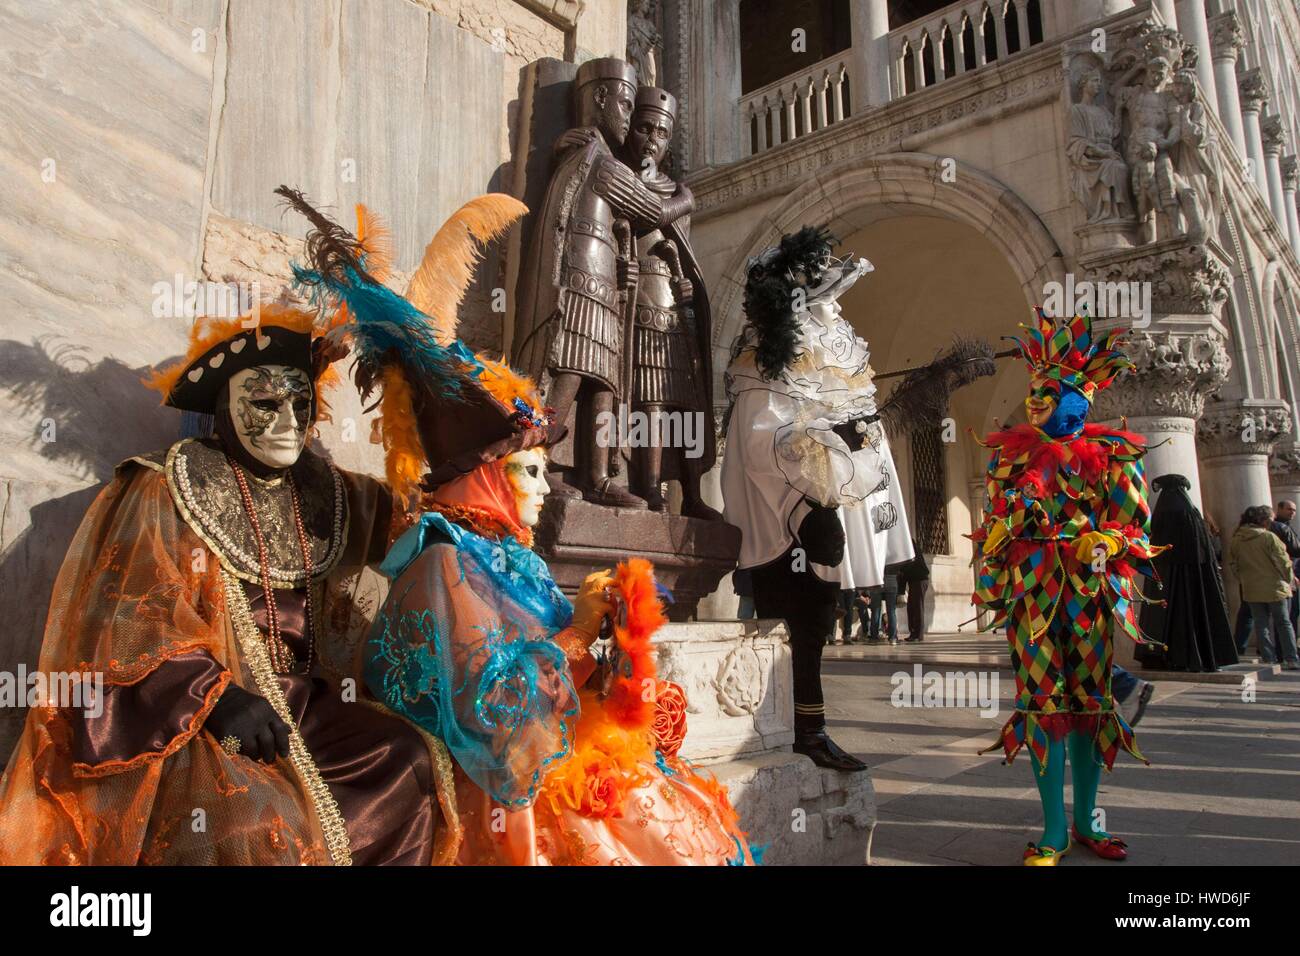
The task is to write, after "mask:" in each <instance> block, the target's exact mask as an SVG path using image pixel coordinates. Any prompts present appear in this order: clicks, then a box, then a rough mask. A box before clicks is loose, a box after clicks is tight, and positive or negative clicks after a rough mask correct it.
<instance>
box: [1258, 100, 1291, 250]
mask: <svg viewBox="0 0 1300 956" xmlns="http://www.w3.org/2000/svg"><path fill="white" fill-rule="evenodd" d="M1260 133H1261V136H1262V138H1263V141H1264V170H1265V174H1266V175H1267V177H1268V206H1269V208H1270V209H1272V210H1273V218H1274V219H1275V220H1276V221H1277V227H1278V229H1279V230H1280V231H1281V233H1282V235H1284V236H1285V235H1286V234H1287V225H1286V224H1287V218H1286V204H1285V200H1284V198H1283V196H1282V150H1283V149H1284V148H1285V147H1286V130H1284V129H1283V128H1282V117H1280V116H1278V115H1277V114H1276V113H1274V114H1273V115H1272V116H1269V117H1267V118H1266V119H1265V120H1264V122H1263V123H1262V124H1261V127H1260Z"/></svg>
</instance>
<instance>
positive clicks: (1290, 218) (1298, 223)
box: [1282, 156, 1300, 256]
mask: <svg viewBox="0 0 1300 956" xmlns="http://www.w3.org/2000/svg"><path fill="white" fill-rule="evenodd" d="M1297 184H1300V166H1298V165H1297V161H1296V157H1295V156H1287V157H1285V158H1284V159H1283V160H1282V204H1283V206H1284V207H1285V212H1286V232H1287V236H1288V237H1289V238H1290V239H1291V250H1292V251H1293V252H1294V253H1295V254H1296V255H1297V256H1300V218H1297V216H1296V208H1295V197H1296V186H1297Z"/></svg>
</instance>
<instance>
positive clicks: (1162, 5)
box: [1151, 0, 1178, 27]
mask: <svg viewBox="0 0 1300 956" xmlns="http://www.w3.org/2000/svg"><path fill="white" fill-rule="evenodd" d="M1174 6H1175V4H1174V0H1151V9H1152V10H1158V11H1160V19H1161V20H1163V21H1164V24H1165V26H1168V27H1174V26H1177V25H1178V13H1177V11H1176V10H1175V9H1174Z"/></svg>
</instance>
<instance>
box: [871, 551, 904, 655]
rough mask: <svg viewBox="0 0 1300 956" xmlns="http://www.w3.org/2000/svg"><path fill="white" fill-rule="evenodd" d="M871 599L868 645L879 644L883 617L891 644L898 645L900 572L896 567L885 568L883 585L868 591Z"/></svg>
mask: <svg viewBox="0 0 1300 956" xmlns="http://www.w3.org/2000/svg"><path fill="white" fill-rule="evenodd" d="M867 590H868V592H869V594H870V597H871V625H870V627H869V628H868V630H867V634H868V637H867V643H869V644H878V643H880V641H881V640H882V638H881V636H880V623H881V617H882V616H883V617H884V618H885V619H886V621H885V623H886V630H885V634H886V635H887V636H888V638H889V643H890V644H897V643H898V572H897V571H896V570H895V566H894V565H892V564H891V565H888V566H887V567H886V568H885V580H884V582H883V583H882V584H879V585H876V586H875V587H872V588H868V589H867Z"/></svg>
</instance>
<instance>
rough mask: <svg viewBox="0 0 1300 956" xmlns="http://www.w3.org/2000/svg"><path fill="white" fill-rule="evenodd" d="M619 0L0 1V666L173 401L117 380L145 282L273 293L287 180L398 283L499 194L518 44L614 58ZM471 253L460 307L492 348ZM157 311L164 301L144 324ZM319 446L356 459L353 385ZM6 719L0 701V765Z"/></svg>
mask: <svg viewBox="0 0 1300 956" xmlns="http://www.w3.org/2000/svg"><path fill="white" fill-rule="evenodd" d="M624 16H625V14H624V4H623V3H622V2H621V0H594V2H587V3H586V4H585V5H584V4H578V3H573V2H568V0H483V2H478V0H476V2H473V3H471V2H468V0H275V2H266V0H31V2H25V3H21V4H19V3H7V4H3V5H0V65H2V67H3V68H2V69H0V128H3V129H4V130H5V131H6V133H7V134H8V135H6V136H5V137H4V141H3V142H2V143H0V168H3V170H4V173H5V175H4V176H2V177H0V266H3V268H0V300H2V301H3V302H4V304H5V307H6V308H5V310H4V312H3V313H0V616H3V619H4V620H5V621H6V622H7V624H8V626H7V627H6V628H5V629H4V630H3V631H0V669H5V670H11V669H13V668H14V667H15V666H16V665H17V663H18V662H20V661H25V662H26V663H27V664H28V665H32V664H34V662H35V660H36V658H37V654H38V651H39V647H40V639H41V631H42V628H43V624H44V618H45V612H46V607H47V604H48V598H49V590H50V587H51V585H52V583H53V580H54V576H55V573H56V571H57V568H58V565H59V563H60V561H61V559H62V555H63V552H64V550H65V548H66V546H67V543H68V541H69V540H70V539H71V537H72V534H73V532H74V531H75V529H76V526H77V524H78V522H79V521H80V518H81V515H82V513H83V512H84V510H85V508H86V506H87V505H88V503H89V501H90V500H91V499H92V498H93V496H94V494H95V492H96V490H97V489H98V487H100V486H101V485H102V483H103V482H104V481H106V480H107V479H108V478H110V477H111V475H112V471H113V467H114V465H115V464H116V463H117V462H118V461H120V460H121V459H123V458H125V457H127V456H128V455H131V454H135V453H139V452H144V451H149V450H152V449H155V448H158V447H163V446H166V445H167V444H170V443H171V442H172V441H174V440H175V438H176V437H178V433H179V417H178V415H177V414H176V413H175V412H173V411H171V410H168V409H163V408H159V407H158V401H157V396H156V395H154V394H153V393H152V392H149V391H147V390H146V389H144V388H143V387H141V386H140V383H139V380H140V378H141V376H142V375H143V374H145V373H146V372H147V371H148V369H149V368H150V367H151V366H153V365H156V364H158V363H161V362H165V361H167V360H169V359H172V358H174V357H176V356H178V355H180V354H181V353H182V352H183V351H184V349H185V343H186V336H187V333H188V329H189V326H190V324H191V322H192V321H193V319H192V317H187V316H186V315H185V314H183V311H182V312H181V313H180V314H175V312H174V311H173V313H172V314H167V312H168V310H166V309H159V308H158V307H157V306H158V299H159V296H158V293H157V292H156V290H155V286H156V285H157V284H159V283H163V284H172V283H174V282H177V281H179V282H182V283H183V282H188V281H193V280H196V279H204V278H206V279H211V280H214V281H229V280H237V281H245V282H250V281H254V280H256V281H257V282H258V283H259V285H260V286H261V291H262V292H263V293H264V294H267V295H272V296H273V295H276V294H277V293H280V292H282V291H284V282H285V276H286V272H287V266H288V262H289V260H290V259H291V258H292V257H293V256H294V255H295V254H296V253H297V251H298V249H299V247H300V242H301V237H302V236H303V234H304V229H303V223H302V221H301V220H300V219H299V218H298V217H297V216H295V215H290V214H287V213H286V212H285V211H284V210H283V209H282V208H281V207H280V205H279V204H278V202H277V197H275V196H274V195H273V194H272V190H273V189H274V188H275V187H276V186H278V185H279V184H281V183H289V184H292V185H296V186H298V187H300V188H302V189H303V190H304V192H305V193H306V194H307V195H308V196H309V197H310V198H312V199H313V200H314V201H316V202H317V203H319V204H321V205H323V206H325V207H327V208H331V209H333V210H334V211H335V212H337V214H338V215H339V218H340V219H341V220H342V221H344V222H345V223H350V221H351V220H352V206H353V204H354V203H356V202H365V203H366V204H367V205H369V206H370V207H371V208H372V209H373V210H374V211H375V212H377V213H379V214H380V215H382V216H383V217H384V218H385V219H386V220H387V222H388V224H389V226H390V227H391V230H392V233H393V237H394V251H395V254H396V267H397V270H398V271H399V276H398V277H397V279H396V280H395V281H396V282H398V283H400V281H401V278H402V275H401V274H405V273H408V272H409V271H410V270H411V269H412V268H413V267H414V265H415V264H416V262H418V259H419V256H420V255H421V253H422V251H423V249H424V246H425V244H426V243H427V242H428V240H429V239H430V238H431V237H432V235H433V233H434V232H435V231H436V229H437V227H438V226H439V225H440V224H441V223H442V221H443V220H444V219H445V218H446V217H447V216H448V215H449V214H450V213H451V212H453V211H454V210H455V209H456V208H457V207H458V206H459V205H460V204H461V203H463V202H464V201H465V200H467V199H469V198H471V197H473V196H475V195H478V194H480V193H483V192H487V191H491V190H508V189H509V187H510V184H511V182H512V180H513V174H512V171H511V162H512V156H511V151H512V148H513V143H514V137H515V125H516V123H517V116H518V110H519V103H518V97H519V82H520V75H521V71H522V69H523V67H524V66H525V65H526V64H527V63H529V62H531V61H533V60H535V59H538V58H540V57H544V56H551V57H556V58H570V59H573V58H578V59H581V58H585V57H587V56H605V55H611V54H617V53H620V52H621V49H622V38H623V35H624V30H625V20H624ZM504 277H505V265H504V263H503V262H502V261H501V258H500V257H499V256H496V255H494V256H492V257H490V258H489V259H488V261H487V262H485V264H484V266H483V269H482V270H481V272H480V275H479V280H478V282H477V283H476V288H475V289H474V290H472V291H471V293H470V295H469V296H468V297H467V301H466V304H465V306H464V307H463V310H462V334H463V335H465V337H466V338H468V339H469V340H470V341H471V343H472V344H473V345H475V346H476V347H481V348H498V347H500V345H501V328H502V321H501V315H500V314H499V313H495V312H493V311H492V310H491V308H490V307H489V296H490V293H491V289H492V288H493V287H495V286H497V285H500V284H501V283H502V282H504ZM160 313H162V314H160ZM333 404H334V412H335V414H334V418H335V421H334V422H333V424H331V425H327V426H324V427H323V428H322V442H321V444H322V447H324V448H325V449H326V450H327V451H328V452H329V453H330V454H332V455H333V456H334V458H335V459H336V460H337V461H338V462H339V463H340V464H341V465H342V466H344V467H347V468H352V469H356V470H371V471H373V470H374V469H375V467H376V465H377V463H378V454H377V451H378V450H377V448H376V447H375V446H372V445H370V444H369V442H368V440H367V439H368V436H369V432H370V429H369V424H368V423H367V422H366V421H365V420H364V417H363V416H362V414H361V409H360V407H359V403H358V402H357V401H356V398H355V396H354V395H352V394H350V393H344V394H340V395H338V396H336V398H335V400H334V402H333ZM19 716H20V715H16V714H14V713H13V712H9V713H7V714H0V755H3V754H6V753H7V752H8V749H9V744H10V742H11V740H12V738H13V735H14V733H15V729H16V728H15V721H16V720H17V719H18V717H19Z"/></svg>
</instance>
